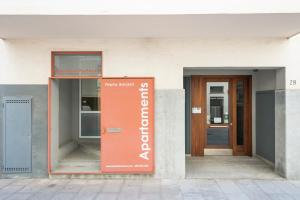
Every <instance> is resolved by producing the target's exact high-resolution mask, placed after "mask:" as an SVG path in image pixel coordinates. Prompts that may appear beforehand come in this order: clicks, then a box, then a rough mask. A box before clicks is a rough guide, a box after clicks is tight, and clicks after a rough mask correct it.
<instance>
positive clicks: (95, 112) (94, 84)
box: [79, 79, 101, 138]
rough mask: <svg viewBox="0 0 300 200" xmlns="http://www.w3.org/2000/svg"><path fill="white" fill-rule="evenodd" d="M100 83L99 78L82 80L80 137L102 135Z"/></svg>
mask: <svg viewBox="0 0 300 200" xmlns="http://www.w3.org/2000/svg"><path fill="white" fill-rule="evenodd" d="M99 90H100V84H99V81H98V80H97V79H82V80H80V97H79V98H80V126H81V128H80V137H81V138H98V137H99V136H100V116H101V112H100V106H99Z"/></svg>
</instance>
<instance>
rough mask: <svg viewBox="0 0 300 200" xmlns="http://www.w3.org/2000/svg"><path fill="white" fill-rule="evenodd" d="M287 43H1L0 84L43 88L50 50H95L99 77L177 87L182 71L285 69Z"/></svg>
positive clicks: (112, 41) (142, 41) (270, 40)
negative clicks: (100, 63) (100, 54)
mask: <svg viewBox="0 0 300 200" xmlns="http://www.w3.org/2000/svg"><path fill="white" fill-rule="evenodd" d="M289 45H290V42H289V41H288V40H286V39H264V38H261V39H212V38H211V39H209V38H202V39H200V38H199V39H197V38H187V39H184V38H177V39H175V38H174V39H166V38H165V39H97V40H94V39H93V40H87V39H81V40H80V39H76V40H75V39H74V40H73V39H56V40H47V39H36V40H21V39H18V40H17V39H16V40H4V41H2V42H0V84H47V82H48V77H49V76H50V53H51V51H54V50H55V51H81V50H82V51H84V50H89V51H91V50H95V51H103V73H104V76H154V77H155V81H156V88H157V89H181V88H182V87H183V86H182V84H183V83H182V77H183V67H185V68H189V67H229V66H230V67H233V68H234V67H239V68H240V67H249V66H250V67H280V66H285V65H286V64H287V55H286V54H287V49H288V47H289ZM298 52H299V51H298ZM299 62H300V61H299ZM298 74H300V73H298ZM299 77H300V76H299Z"/></svg>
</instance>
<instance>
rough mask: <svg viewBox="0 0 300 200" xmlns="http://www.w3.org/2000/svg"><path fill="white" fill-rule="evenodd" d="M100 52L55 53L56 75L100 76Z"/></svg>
mask: <svg viewBox="0 0 300 200" xmlns="http://www.w3.org/2000/svg"><path fill="white" fill-rule="evenodd" d="M101 67H102V66H101V55H100V53H99V54H57V55H55V54H54V76H66V77H68V76H100V75H101Z"/></svg>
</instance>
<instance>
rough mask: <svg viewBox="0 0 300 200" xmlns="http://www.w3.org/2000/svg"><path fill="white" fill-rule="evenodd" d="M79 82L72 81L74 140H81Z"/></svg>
mask: <svg viewBox="0 0 300 200" xmlns="http://www.w3.org/2000/svg"><path fill="white" fill-rule="evenodd" d="M79 101H80V100H79V80H72V139H73V140H74V141H76V142H77V143H78V140H79Z"/></svg>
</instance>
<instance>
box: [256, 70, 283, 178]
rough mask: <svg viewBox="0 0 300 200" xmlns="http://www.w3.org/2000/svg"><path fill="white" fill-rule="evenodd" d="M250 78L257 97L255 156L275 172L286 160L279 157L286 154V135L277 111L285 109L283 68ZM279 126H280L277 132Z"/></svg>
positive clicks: (280, 112)
mask: <svg viewBox="0 0 300 200" xmlns="http://www.w3.org/2000/svg"><path fill="white" fill-rule="evenodd" d="M253 78H254V81H255V87H254V88H255V93H256V98H255V101H254V107H255V108H256V111H255V112H256V113H255V115H256V120H255V129H256V134H255V141H256V143H255V154H256V155H258V156H260V157H262V158H264V159H266V160H268V161H270V162H271V163H273V164H274V165H275V168H278V166H282V165H283V162H284V160H283V157H285V156H284V155H283V154H284V153H282V152H284V151H285V150H284V148H285V147H284V144H283V143H285V140H284V138H282V137H283V135H284V134H285V133H284V132H285V131H284V128H283V127H284V124H282V123H284V120H283V119H284V118H283V117H284V116H285V112H283V110H282V109H279V108H282V107H285V105H281V104H284V103H285V101H282V100H281V99H282V95H281V93H282V91H284V88H285V68H279V69H276V70H258V71H257V72H255V73H254V76H253ZM278 94H279V95H278ZM278 98H279V99H278ZM279 110H280V111H279ZM278 111H279V112H278ZM278 119H280V120H279V121H280V122H279V121H278ZM278 124H281V125H280V127H279V128H278ZM281 126H282V127H281ZM276 127H277V128H276ZM280 138H281V139H280ZM279 140H280V141H279ZM276 149H277V150H276ZM278 149H280V152H279V151H278ZM279 160H280V161H279ZM280 168H282V167H280ZM281 171H282V170H281ZM281 174H282V173H281Z"/></svg>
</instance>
